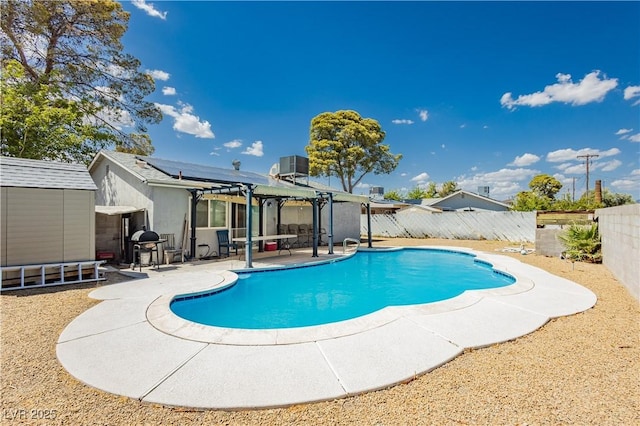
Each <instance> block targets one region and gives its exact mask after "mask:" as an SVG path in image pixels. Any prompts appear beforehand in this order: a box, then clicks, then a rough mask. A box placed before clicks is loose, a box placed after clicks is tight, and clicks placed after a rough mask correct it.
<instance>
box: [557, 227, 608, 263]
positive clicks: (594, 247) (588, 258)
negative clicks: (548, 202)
mask: <svg viewBox="0 0 640 426" xmlns="http://www.w3.org/2000/svg"><path fill="white" fill-rule="evenodd" d="M558 239H559V240H560V242H562V244H563V245H564V246H565V248H566V249H567V250H566V251H565V256H566V257H567V258H568V259H571V260H576V261H578V262H591V263H600V262H601V261H602V253H601V251H600V244H601V243H600V234H598V224H597V223H594V224H593V225H591V226H588V225H576V224H573V225H571V226H569V228H567V230H566V231H565V232H563V233H562V234H560V235H559V236H558Z"/></svg>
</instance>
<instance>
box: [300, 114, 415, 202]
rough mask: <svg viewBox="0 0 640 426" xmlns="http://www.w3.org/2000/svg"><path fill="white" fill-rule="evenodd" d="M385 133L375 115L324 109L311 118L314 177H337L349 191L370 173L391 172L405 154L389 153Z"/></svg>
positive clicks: (310, 155) (309, 148)
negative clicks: (367, 116) (385, 143)
mask: <svg viewBox="0 0 640 426" xmlns="http://www.w3.org/2000/svg"><path fill="white" fill-rule="evenodd" d="M384 137H385V132H384V131H383V130H382V128H381V127H380V124H379V123H378V122H377V121H376V120H374V119H372V118H362V117H361V116H360V114H358V113H357V112H355V111H348V110H342V111H336V112H323V113H321V114H319V115H317V116H315V117H314V118H313V119H312V120H311V128H310V131H309V145H307V146H306V147H305V150H306V152H307V154H308V155H309V173H310V174H311V176H336V177H338V178H340V182H341V183H342V188H343V189H344V190H345V191H346V192H349V193H352V192H353V189H354V188H355V186H356V185H357V184H358V183H359V182H360V181H361V180H362V178H363V177H364V176H365V175H366V174H367V173H371V172H373V173H374V174H386V173H391V172H392V171H393V170H395V168H396V167H397V166H398V163H399V162H400V159H401V158H402V155H401V154H397V155H395V154H392V153H390V152H389V146H388V145H384V144H383V143H382V141H383V140H384Z"/></svg>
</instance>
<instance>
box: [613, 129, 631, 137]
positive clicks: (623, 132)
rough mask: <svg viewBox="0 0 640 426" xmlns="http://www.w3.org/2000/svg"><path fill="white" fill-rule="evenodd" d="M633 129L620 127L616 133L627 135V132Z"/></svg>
mask: <svg viewBox="0 0 640 426" xmlns="http://www.w3.org/2000/svg"><path fill="white" fill-rule="evenodd" d="M632 131H633V129H620V130H618V131H617V132H616V133H615V135H617V136H620V135H626V134H627V133H631V132H632Z"/></svg>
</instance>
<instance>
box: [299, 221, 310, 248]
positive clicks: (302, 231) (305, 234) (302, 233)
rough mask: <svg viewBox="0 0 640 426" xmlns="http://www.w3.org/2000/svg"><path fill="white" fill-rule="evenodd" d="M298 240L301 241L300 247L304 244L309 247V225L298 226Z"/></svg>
mask: <svg viewBox="0 0 640 426" xmlns="http://www.w3.org/2000/svg"><path fill="white" fill-rule="evenodd" d="M298 239H299V241H300V247H302V245H303V244H304V245H305V246H309V225H306V224H304V223H301V224H300V225H298Z"/></svg>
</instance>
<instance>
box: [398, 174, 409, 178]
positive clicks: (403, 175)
mask: <svg viewBox="0 0 640 426" xmlns="http://www.w3.org/2000/svg"><path fill="white" fill-rule="evenodd" d="M408 174H409V173H400V176H402V177H405V176H406V175H408Z"/></svg>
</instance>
